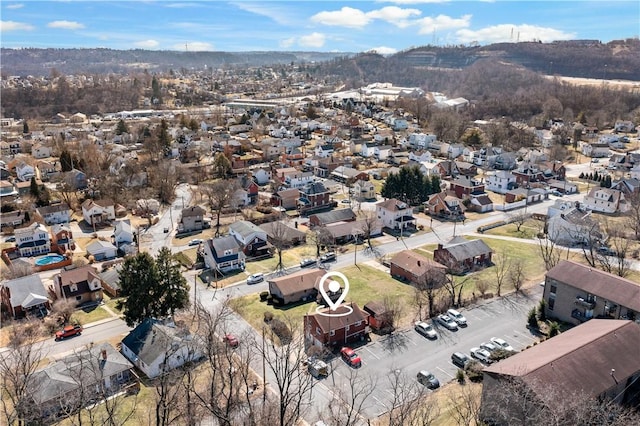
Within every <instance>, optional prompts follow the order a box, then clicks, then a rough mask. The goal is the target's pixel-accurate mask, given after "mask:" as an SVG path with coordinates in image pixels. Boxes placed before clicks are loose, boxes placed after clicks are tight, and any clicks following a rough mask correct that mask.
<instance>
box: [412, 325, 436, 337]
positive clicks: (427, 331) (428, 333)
mask: <svg viewBox="0 0 640 426" xmlns="http://www.w3.org/2000/svg"><path fill="white" fill-rule="evenodd" d="M414 329H415V330H416V331H417V332H418V333H420V334H422V335H423V336H424V337H426V338H427V339H437V338H438V333H436V331H435V330H434V329H433V326H432V325H431V324H429V323H426V322H424V321H418V322H417V323H416V325H415V327H414Z"/></svg>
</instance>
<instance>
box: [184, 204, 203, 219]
mask: <svg viewBox="0 0 640 426" xmlns="http://www.w3.org/2000/svg"><path fill="white" fill-rule="evenodd" d="M192 216H194V217H197V216H204V209H203V208H202V207H200V206H191V207H187V208H186V209H182V217H192Z"/></svg>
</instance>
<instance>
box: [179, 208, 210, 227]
mask: <svg viewBox="0 0 640 426" xmlns="http://www.w3.org/2000/svg"><path fill="white" fill-rule="evenodd" d="M204 214H205V210H204V209H203V208H202V207H200V206H191V207H187V208H186V209H182V212H181V213H180V221H179V222H178V233H183V232H195V231H201V230H202V229H203V228H204Z"/></svg>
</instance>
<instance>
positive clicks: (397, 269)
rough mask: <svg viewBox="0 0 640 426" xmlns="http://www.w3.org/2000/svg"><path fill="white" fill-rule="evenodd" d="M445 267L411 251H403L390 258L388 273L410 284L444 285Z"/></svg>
mask: <svg viewBox="0 0 640 426" xmlns="http://www.w3.org/2000/svg"><path fill="white" fill-rule="evenodd" d="M446 272H447V267H446V266H444V265H442V264H440V263H438V262H435V261H433V260H431V259H427V258H426V257H424V256H421V255H419V254H418V253H416V252H414V251H413V250H403V251H401V252H399V253H397V254H396V255H395V256H393V257H392V258H391V261H390V267H389V273H390V274H391V276H392V277H394V278H401V279H402V280H404V281H407V282H410V283H412V284H424V283H425V282H426V281H427V280H428V281H429V283H433V284H435V283H438V284H439V285H438V287H439V286H440V285H442V283H444V280H445V275H446Z"/></svg>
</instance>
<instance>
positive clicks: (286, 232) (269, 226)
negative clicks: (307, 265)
mask: <svg viewBox="0 0 640 426" xmlns="http://www.w3.org/2000/svg"><path fill="white" fill-rule="evenodd" d="M276 224H282V226H284V228H283V229H282V230H280V229H278V230H277V231H276V230H275V229H274V228H275V227H276V226H281V225H276ZM260 229H262V230H263V231H264V232H266V233H267V236H269V237H270V238H274V236H275V237H278V238H283V239H284V240H285V241H289V240H293V239H296V238H299V239H301V238H303V237H304V236H305V233H304V232H302V231H300V230H298V229H295V228H292V227H291V226H289V225H287V224H286V223H284V222H281V221H278V222H267V223H263V224H262V225H260ZM276 232H277V233H278V234H283V235H277V236H276V235H275V234H276Z"/></svg>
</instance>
